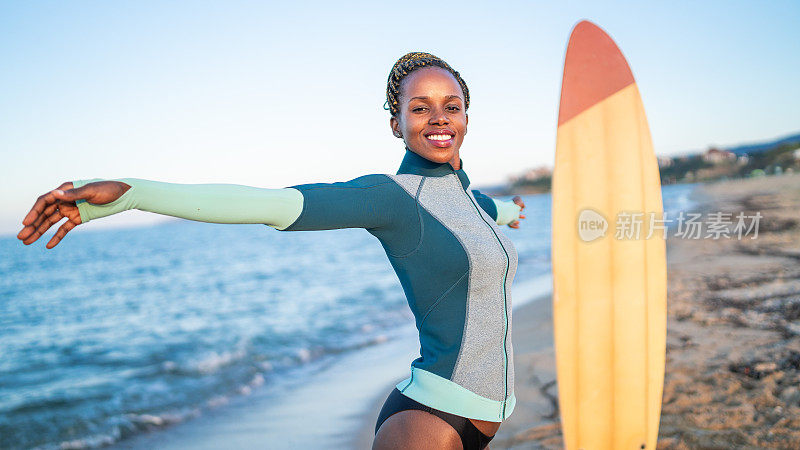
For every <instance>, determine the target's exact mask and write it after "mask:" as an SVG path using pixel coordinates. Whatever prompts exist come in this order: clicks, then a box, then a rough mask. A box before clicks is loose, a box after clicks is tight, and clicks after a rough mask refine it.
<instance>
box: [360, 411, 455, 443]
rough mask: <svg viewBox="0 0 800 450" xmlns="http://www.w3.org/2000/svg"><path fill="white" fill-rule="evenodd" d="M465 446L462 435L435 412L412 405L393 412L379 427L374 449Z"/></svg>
mask: <svg viewBox="0 0 800 450" xmlns="http://www.w3.org/2000/svg"><path fill="white" fill-rule="evenodd" d="M395 449H408V450H423V449H437V450H438V449H442V450H462V445H461V436H459V435H458V433H456V430H455V429H454V428H453V427H452V426H450V424H449V423H447V422H445V421H444V420H442V419H440V418H439V417H436V416H434V415H433V414H430V413H427V412H425V411H420V410H417V409H409V410H405V411H400V412H399V413H397V414H393V415H392V416H391V417H389V418H388V419H386V421H385V422H383V424H382V425H381V427H380V428H379V429H378V433H377V434H376V435H375V440H374V441H373V443H372V450H395Z"/></svg>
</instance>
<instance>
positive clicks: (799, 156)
mask: <svg viewBox="0 0 800 450" xmlns="http://www.w3.org/2000/svg"><path fill="white" fill-rule="evenodd" d="M792 156H794V160H795V161H800V148H796V149H794V151H793V152H792Z"/></svg>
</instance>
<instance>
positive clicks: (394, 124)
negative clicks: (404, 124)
mask: <svg viewBox="0 0 800 450" xmlns="http://www.w3.org/2000/svg"><path fill="white" fill-rule="evenodd" d="M389 126H390V127H391V128H392V134H393V135H394V137H396V138H400V139H402V138H403V133H401V132H400V122H399V121H398V120H397V119H395V118H394V117H391V118H390V119H389Z"/></svg>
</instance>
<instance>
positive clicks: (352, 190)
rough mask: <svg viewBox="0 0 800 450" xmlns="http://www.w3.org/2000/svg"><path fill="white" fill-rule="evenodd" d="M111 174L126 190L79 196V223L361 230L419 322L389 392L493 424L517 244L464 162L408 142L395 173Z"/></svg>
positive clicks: (502, 392)
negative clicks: (228, 179)
mask: <svg viewBox="0 0 800 450" xmlns="http://www.w3.org/2000/svg"><path fill="white" fill-rule="evenodd" d="M91 181H97V179H95V180H81V181H78V182H75V183H74V184H75V187H80V186H82V185H84V184H86V183H88V182H91ZM118 181H122V182H125V183H127V184H129V185H130V186H131V189H129V190H128V191H126V192H125V194H123V195H122V196H121V197H120V198H119V199H117V200H116V201H114V202H112V203H109V204H107V205H92V204H89V203H87V202H85V201H81V202H79V204H78V208H79V211H80V214H81V220H82V221H84V222H86V221H88V220H91V219H93V218H98V217H103V216H106V215H109V214H113V213H116V212H119V211H123V210H126V209H134V208H135V209H141V210H145V211H151V212H156V213H160V214H168V215H172V216H177V217H183V218H187V219H192V220H199V221H205V222H216V223H264V224H267V225H269V226H271V227H273V228H275V229H277V230H282V231H301V230H328V229H338V228H364V229H366V230H367V231H368V232H369V233H370V234H372V235H373V236H375V237H376V238H377V239H378V240H379V241H380V243H381V245H382V246H383V248H384V250H385V252H386V255H387V256H388V258H389V261H390V262H391V264H392V267H393V268H394V270H395V272H396V273H397V276H398V278H399V279H400V283H401V285H402V287H403V290H404V291H405V294H406V297H407V299H408V304H409V306H410V308H411V310H412V312H413V313H414V316H415V319H416V326H417V329H418V330H419V337H420V357H419V358H417V359H416V360H414V361H413V362H412V363H411V374H410V376H409V377H408V378H407V379H406V380H404V381H402V382H400V383H399V384H398V385H397V389H398V390H399V391H400V392H401V393H402V394H403V395H405V396H406V397H408V398H410V399H412V400H414V401H416V402H418V403H419V404H422V405H425V406H427V407H430V408H434V409H436V410H438V411H442V412H445V413H449V414H453V415H456V416H460V417H465V418H471V419H479V420H486V421H493V422H501V421H502V420H504V419H505V418H506V417H508V416H509V415H510V414H511V411H512V410H513V409H514V404H515V397H514V368H513V355H512V347H511V282H512V280H513V278H514V273H515V271H516V267H517V253H516V251H515V249H514V246H513V244H512V243H511V240H510V239H508V238H507V237H506V236H505V235H503V233H502V232H501V231H500V229H499V227H498V225H504V224H506V223H509V222H511V221H513V220H516V219H517V218H518V214H519V206H517V205H516V204H514V203H513V202H504V201H498V200H493V199H491V198H489V197H487V196H485V195H483V194H481V193H480V192H478V191H476V190H470V189H469V185H470V181H469V178H468V177H467V174H466V172H464V166H463V161H462V162H461V168H460V169H459V170H454V169H453V168H452V166H451V165H450V164H449V163H442V164H440V163H435V162H432V161H429V160H427V159H425V158H423V157H421V156H419V155H417V154H416V153H414V152H412V151H410V150H406V153H405V157H404V158H403V161H402V163H401V165H400V168H399V170H398V171H397V173H396V174H393V175H392V174H370V175H364V176H361V177H358V178H355V179H352V180H350V181H346V182H338V183H313V184H301V185H295V186H290V187H287V188H283V189H261V188H252V187H247V186H238V185H180V184H172V183H160V182H154V181H147V180H138V179H131V178H123V179H119V180H118Z"/></svg>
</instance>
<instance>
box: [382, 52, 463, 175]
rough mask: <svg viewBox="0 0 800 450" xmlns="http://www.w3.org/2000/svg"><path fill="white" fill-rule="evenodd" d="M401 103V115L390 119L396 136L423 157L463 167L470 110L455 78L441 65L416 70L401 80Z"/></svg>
mask: <svg viewBox="0 0 800 450" xmlns="http://www.w3.org/2000/svg"><path fill="white" fill-rule="evenodd" d="M399 102H400V104H399V108H398V109H399V111H398V113H397V117H392V118H391V119H390V120H389V125H391V127H392V132H393V133H394V135H395V136H397V137H401V138H403V141H405V143H406V146H407V147H408V148H409V149H411V151H413V152H414V153H416V154H418V155H420V156H422V157H423V158H425V159H427V160H430V161H434V162H438V163H446V162H449V163H450V165H451V166H453V168H454V169H456V170H457V169H460V167H459V166H458V165H459V156H458V149H459V148H461V143H462V142H463V141H464V135H465V134H467V113H466V111H465V110H464V93H463V92H462V91H461V86H460V85H459V84H458V81H456V79H455V77H453V75H452V74H451V73H450V72H448V71H447V70H445V69H442V68H441V67H436V66H432V67H425V68H422V69H416V70H415V71H413V72H411V74H409V75H408V76H406V77H405V78H404V79H403V81H402V82H401V83H400V100H399Z"/></svg>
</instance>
